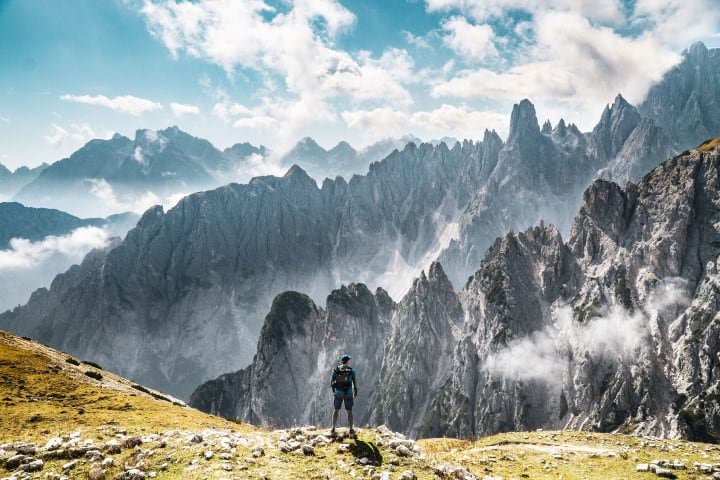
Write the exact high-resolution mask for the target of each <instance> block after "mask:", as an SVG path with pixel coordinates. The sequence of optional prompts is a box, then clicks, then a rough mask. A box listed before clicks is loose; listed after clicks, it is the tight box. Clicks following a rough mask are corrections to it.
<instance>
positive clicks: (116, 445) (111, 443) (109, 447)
mask: <svg viewBox="0 0 720 480" xmlns="http://www.w3.org/2000/svg"><path fill="white" fill-rule="evenodd" d="M103 448H104V449H105V451H106V452H108V453H110V454H112V455H117V454H118V453H120V452H121V451H122V445H120V442H118V441H117V440H108V441H107V442H105V446H104V447H103Z"/></svg>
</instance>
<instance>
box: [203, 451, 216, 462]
mask: <svg viewBox="0 0 720 480" xmlns="http://www.w3.org/2000/svg"><path fill="white" fill-rule="evenodd" d="M204 455H205V460H210V459H211V458H213V456H214V455H215V454H214V453H213V452H212V450H208V451H207V452H205V454H204Z"/></svg>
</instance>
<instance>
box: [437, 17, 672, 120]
mask: <svg viewBox="0 0 720 480" xmlns="http://www.w3.org/2000/svg"><path fill="white" fill-rule="evenodd" d="M534 28H535V37H536V42H535V44H534V45H533V46H532V47H531V49H530V51H529V53H528V61H526V62H524V63H519V64H517V65H515V66H512V67H510V68H508V69H507V70H505V71H500V72H496V71H493V70H490V69H488V68H478V69H470V70H461V71H459V72H458V73H457V74H456V75H455V76H454V77H452V78H450V79H448V80H446V81H440V82H438V83H436V84H435V85H433V86H432V88H431V94H432V95H433V96H434V97H458V98H470V97H483V98H493V99H506V100H510V101H514V100H517V99H519V98H523V97H528V98H530V99H532V100H533V101H540V103H541V104H542V103H543V102H544V104H545V105H544V107H546V109H552V108H553V107H554V109H555V110H557V102H561V103H562V105H563V108H564V110H565V113H566V114H568V113H569V114H570V115H571V119H572V120H573V121H575V122H578V123H579V124H580V126H581V127H585V128H589V127H590V126H591V125H592V124H593V123H594V122H595V121H597V116H598V115H599V112H600V111H601V109H602V107H603V106H604V105H605V104H606V103H607V102H608V101H610V100H611V99H612V98H613V97H614V96H615V95H617V93H620V92H621V93H622V94H623V95H624V96H625V97H626V98H627V99H628V100H629V101H630V102H633V103H639V102H640V101H642V99H643V98H644V96H645V94H646V93H647V90H648V89H649V87H650V86H651V85H652V84H653V83H654V82H657V81H658V80H660V79H661V78H662V75H663V74H664V73H665V72H666V71H667V70H668V69H669V68H671V67H672V66H673V65H675V64H676V63H677V62H678V61H679V59H680V56H679V55H678V54H676V53H674V52H673V51H672V50H670V49H668V48H666V47H665V46H663V45H662V44H661V43H660V42H659V41H658V40H657V39H656V38H655V37H654V36H653V35H650V34H644V35H641V36H639V37H636V38H633V37H624V36H621V35H619V34H618V33H616V32H615V31H614V30H613V29H611V28H609V27H603V26H598V25H594V24H592V23H591V22H590V21H589V20H588V19H587V18H584V17H582V16H580V15H579V14H577V13H570V12H556V11H553V12H547V13H538V14H537V15H536V17H535V19H534ZM544 109H545V108H543V106H542V105H541V108H539V110H544Z"/></svg>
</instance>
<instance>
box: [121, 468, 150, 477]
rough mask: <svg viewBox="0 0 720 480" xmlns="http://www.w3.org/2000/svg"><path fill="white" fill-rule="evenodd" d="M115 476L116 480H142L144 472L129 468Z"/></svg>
mask: <svg viewBox="0 0 720 480" xmlns="http://www.w3.org/2000/svg"><path fill="white" fill-rule="evenodd" d="M118 477H119V478H118ZM115 478H118V480H144V478H145V473H144V472H142V471H140V470H138V469H137V468H131V469H130V470H125V472H123V473H121V474H119V475H118V476H116V477H115Z"/></svg>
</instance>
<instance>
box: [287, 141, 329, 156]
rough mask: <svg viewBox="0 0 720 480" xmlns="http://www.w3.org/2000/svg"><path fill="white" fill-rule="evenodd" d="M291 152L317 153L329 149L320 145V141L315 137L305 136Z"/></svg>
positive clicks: (301, 153) (300, 153)
mask: <svg viewBox="0 0 720 480" xmlns="http://www.w3.org/2000/svg"><path fill="white" fill-rule="evenodd" d="M291 153H295V154H299V155H312V154H317V153H322V154H326V153H327V151H326V150H325V149H324V148H323V147H321V146H320V145H318V143H317V142H316V141H315V140H314V139H313V138H310V137H304V138H303V139H302V140H300V141H299V142H298V143H297V145H295V146H294V147H293V149H292V150H291ZM289 155H290V154H288V156H289Z"/></svg>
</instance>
